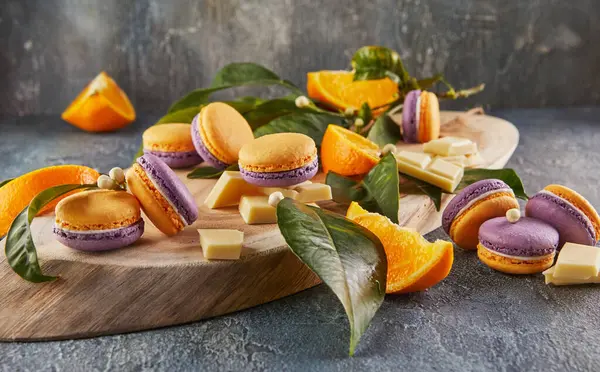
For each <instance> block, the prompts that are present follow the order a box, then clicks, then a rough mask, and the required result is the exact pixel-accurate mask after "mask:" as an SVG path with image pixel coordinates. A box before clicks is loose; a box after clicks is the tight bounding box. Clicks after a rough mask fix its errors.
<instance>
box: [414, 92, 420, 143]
mask: <svg viewBox="0 0 600 372" xmlns="http://www.w3.org/2000/svg"><path fill="white" fill-rule="evenodd" d="M420 125H421V95H420V94H419V98H417V108H416V109H415V133H416V136H417V137H416V138H417V139H418V138H419V126H420Z"/></svg>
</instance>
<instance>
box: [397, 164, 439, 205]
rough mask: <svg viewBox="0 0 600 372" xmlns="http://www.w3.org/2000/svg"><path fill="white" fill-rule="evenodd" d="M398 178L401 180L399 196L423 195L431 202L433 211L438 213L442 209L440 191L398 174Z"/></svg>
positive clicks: (437, 188)
mask: <svg viewBox="0 0 600 372" xmlns="http://www.w3.org/2000/svg"><path fill="white" fill-rule="evenodd" d="M400 177H401V178H402V180H401V182H400V187H399V191H400V193H401V194H413V195H414V194H416V195H421V194H425V195H427V196H429V198H430V199H431V201H433V204H434V205H435V209H436V210H437V211H438V212H439V210H440V208H441V207H442V189H440V188H439V187H437V186H434V185H432V184H429V183H427V182H425V181H421V180H420V179H418V178H414V177H411V176H409V175H407V174H403V173H400Z"/></svg>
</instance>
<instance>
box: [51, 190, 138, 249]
mask: <svg viewBox="0 0 600 372" xmlns="http://www.w3.org/2000/svg"><path fill="white" fill-rule="evenodd" d="M55 212H56V222H55V225H54V229H53V232H54V236H55V238H56V240H58V241H59V242H60V243H62V244H64V245H66V246H67V247H69V248H73V249H77V250H81V251H106V250H111V249H117V248H122V247H126V246H128V245H131V244H133V243H134V242H135V241H137V240H138V239H139V238H140V237H141V236H142V234H143V233H144V220H142V217H141V211H140V204H139V202H138V201H137V199H136V198H135V197H134V196H133V195H131V194H129V193H127V192H124V191H111V190H92V191H84V192H80V193H76V194H74V195H71V196H69V197H67V198H65V199H63V200H61V201H60V202H59V203H58V205H57V206H56V210H55Z"/></svg>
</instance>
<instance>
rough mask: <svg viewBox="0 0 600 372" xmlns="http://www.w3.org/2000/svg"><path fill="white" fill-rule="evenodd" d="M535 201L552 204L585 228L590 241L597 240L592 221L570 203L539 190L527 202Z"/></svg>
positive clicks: (548, 192)
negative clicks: (540, 200) (544, 201)
mask: <svg viewBox="0 0 600 372" xmlns="http://www.w3.org/2000/svg"><path fill="white" fill-rule="evenodd" d="M536 199H542V200H546V201H549V202H552V203H553V204H554V205H556V206H557V207H558V208H560V209H562V210H563V211H564V212H566V213H567V214H569V215H571V216H572V217H573V218H575V219H576V220H577V221H578V222H579V223H580V224H581V225H582V226H583V227H584V228H585V230H587V232H588V233H589V234H590V237H591V238H592V240H594V241H596V240H597V238H596V230H595V229H594V225H593V224H592V221H591V220H590V219H589V217H588V216H587V215H586V214H585V213H583V212H582V211H580V210H579V208H577V207H576V206H575V205H573V204H572V203H571V202H569V201H567V200H565V199H563V198H561V197H560V196H557V195H555V194H554V193H552V192H550V191H547V190H541V191H540V192H538V193H537V194H535V195H534V196H532V197H531V198H530V199H529V201H532V200H536Z"/></svg>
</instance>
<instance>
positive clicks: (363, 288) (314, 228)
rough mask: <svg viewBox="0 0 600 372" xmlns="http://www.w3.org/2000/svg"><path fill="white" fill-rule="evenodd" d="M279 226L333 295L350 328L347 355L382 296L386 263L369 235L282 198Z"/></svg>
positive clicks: (353, 225)
mask: <svg viewBox="0 0 600 372" xmlns="http://www.w3.org/2000/svg"><path fill="white" fill-rule="evenodd" d="M277 225H278V226H279V230H280V231H281V234H282V235H283V237H284V238H285V241H286V242H287V244H288V245H289V246H290V248H291V250H292V252H294V254H295V255H296V256H298V258H299V259H300V260H302V262H304V263H305V264H306V265H307V266H308V267H309V268H310V269H311V270H312V271H313V272H314V273H315V274H317V275H318V276H319V278H321V280H322V281H323V283H325V284H326V285H327V286H328V287H329V288H330V289H331V290H332V291H333V293H334V294H335V295H336V296H337V298H338V299H339V300H340V302H341V303H342V305H343V306H344V310H345V311H346V315H347V316H348V321H349V323H350V355H353V354H354V351H355V348H356V346H357V345H358V342H359V340H360V338H361V336H362V335H363V334H364V333H365V331H366V330H367V328H368V327H369V324H370V323H371V320H372V319H373V317H374V316H375V313H376V312H377V310H378V309H379V307H380V306H381V303H382V302H383V299H384V296H385V288H386V276H387V259H386V255H385V251H384V249H383V245H382V244H381V242H380V241H379V239H378V238H377V237H376V236H375V235H374V234H373V233H371V232H370V231H369V230H367V229H365V228H363V227H362V226H360V225H358V224H356V223H354V222H352V221H350V220H348V219H346V218H344V217H342V216H340V215H338V214H336V213H333V212H329V211H326V210H322V209H320V208H315V207H310V206H307V205H305V204H302V203H299V202H296V201H294V200H292V199H289V198H286V199H284V200H283V201H281V202H280V203H279V205H278V206H277Z"/></svg>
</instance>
